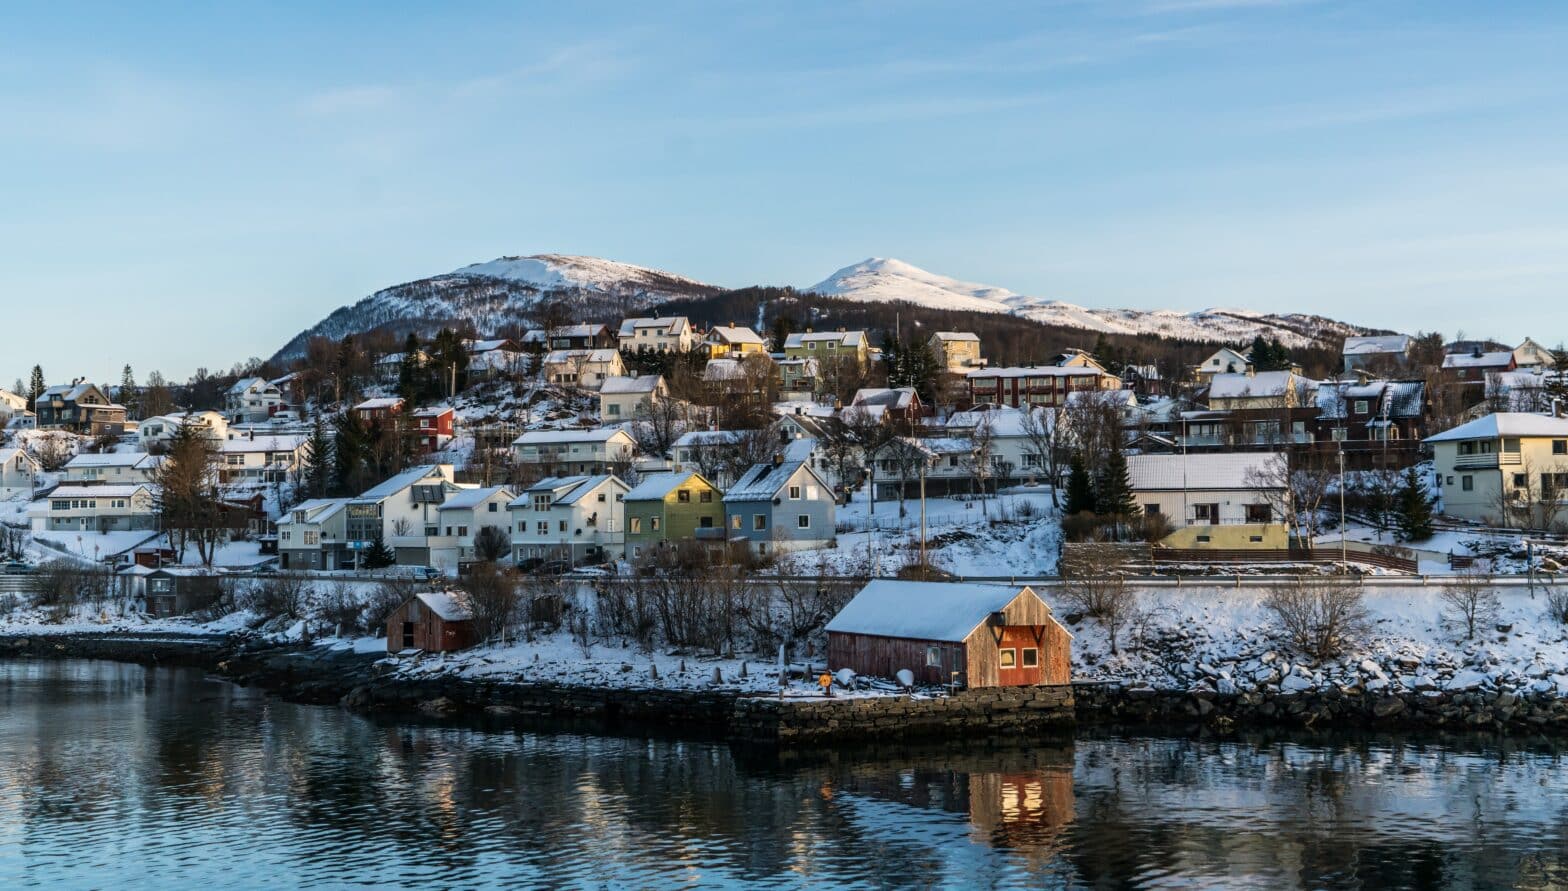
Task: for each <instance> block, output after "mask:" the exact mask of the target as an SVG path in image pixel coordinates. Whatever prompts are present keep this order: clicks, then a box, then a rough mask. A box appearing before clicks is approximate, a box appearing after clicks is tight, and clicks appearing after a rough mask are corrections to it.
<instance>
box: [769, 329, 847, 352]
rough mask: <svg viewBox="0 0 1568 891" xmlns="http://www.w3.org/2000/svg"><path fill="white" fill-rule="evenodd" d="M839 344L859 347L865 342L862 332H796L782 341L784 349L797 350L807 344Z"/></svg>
mask: <svg viewBox="0 0 1568 891" xmlns="http://www.w3.org/2000/svg"><path fill="white" fill-rule="evenodd" d="M827 342H833V343H839V344H842V345H844V346H847V347H859V346H861V345H862V344H864V343H865V342H866V332H864V331H797V332H796V333H794V334H791V335H789V336H788V337H786V338H785V339H784V348H785V349H790V348H799V347H800V346H802V345H804V344H807V343H827Z"/></svg>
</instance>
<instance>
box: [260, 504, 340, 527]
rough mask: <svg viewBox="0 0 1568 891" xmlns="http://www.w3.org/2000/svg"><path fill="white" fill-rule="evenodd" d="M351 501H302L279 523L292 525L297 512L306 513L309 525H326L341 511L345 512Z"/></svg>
mask: <svg viewBox="0 0 1568 891" xmlns="http://www.w3.org/2000/svg"><path fill="white" fill-rule="evenodd" d="M349 500H350V499H347V498H312V499H310V500H308V501H301V502H300V503H299V504H296V505H294V507H293V508H292V509H290V510H289V511H287V512H285V514H284V518H283V519H282V520H279V521H278V523H279V525H282V524H283V523H292V522H293V515H294V513H295V512H296V511H304V513H305V522H307V523H325V522H326V521H327V520H329V519H331V518H332V517H334V516H336V515H337V513H338V512H339V511H341V510H343V508H344V507H345V506H346V505H347V504H348V503H349Z"/></svg>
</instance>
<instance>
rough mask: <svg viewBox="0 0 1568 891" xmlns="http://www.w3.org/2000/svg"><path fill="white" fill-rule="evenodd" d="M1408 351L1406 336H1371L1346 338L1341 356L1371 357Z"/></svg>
mask: <svg viewBox="0 0 1568 891" xmlns="http://www.w3.org/2000/svg"><path fill="white" fill-rule="evenodd" d="M1409 350H1410V335H1408V334H1373V335H1367V336H1357V337H1347V338H1345V346H1344V350H1343V354H1344V355H1346V356H1372V355H1378V354H1381V353H1400V354H1403V353H1405V352H1408V351H1409Z"/></svg>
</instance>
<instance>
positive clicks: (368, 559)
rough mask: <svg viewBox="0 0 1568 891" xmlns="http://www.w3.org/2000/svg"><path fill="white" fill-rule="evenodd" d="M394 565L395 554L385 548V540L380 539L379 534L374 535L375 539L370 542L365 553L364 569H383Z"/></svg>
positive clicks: (395, 560) (395, 562)
mask: <svg viewBox="0 0 1568 891" xmlns="http://www.w3.org/2000/svg"><path fill="white" fill-rule="evenodd" d="M396 564H397V554H395V553H393V551H392V549H391V548H389V547H387V543H386V540H385V539H383V538H382V537H381V533H379V532H378V533H376V537H375V538H374V539H373V540H372V541H371V542H370V547H369V548H368V549H366V551H365V568H366V569H385V568H387V567H388V566H394V565H396Z"/></svg>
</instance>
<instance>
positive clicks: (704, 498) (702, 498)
mask: <svg viewBox="0 0 1568 891" xmlns="http://www.w3.org/2000/svg"><path fill="white" fill-rule="evenodd" d="M697 501H698V503H700V504H712V503H713V493H712V492H710V491H708V490H707V489H704V490H702V491H701V492H698V493H697Z"/></svg>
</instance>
